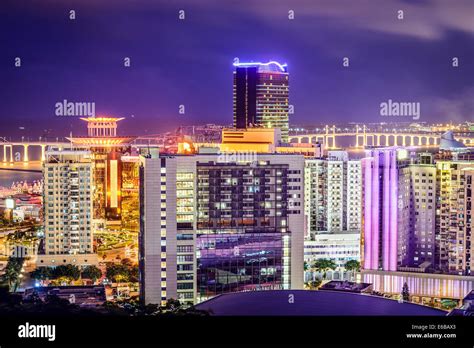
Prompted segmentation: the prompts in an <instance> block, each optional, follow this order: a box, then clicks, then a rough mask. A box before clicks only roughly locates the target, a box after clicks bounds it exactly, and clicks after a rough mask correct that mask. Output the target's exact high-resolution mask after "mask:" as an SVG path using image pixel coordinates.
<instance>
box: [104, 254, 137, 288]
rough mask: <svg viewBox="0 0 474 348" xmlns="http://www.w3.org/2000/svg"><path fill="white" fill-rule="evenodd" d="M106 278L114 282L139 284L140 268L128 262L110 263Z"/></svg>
mask: <svg viewBox="0 0 474 348" xmlns="http://www.w3.org/2000/svg"><path fill="white" fill-rule="evenodd" d="M124 260H125V259H124ZM122 261H123V260H122ZM106 276H107V278H109V279H111V280H112V281H114V282H138V266H133V265H132V264H131V263H127V262H126V263H125V264H124V263H123V262H122V263H120V264H115V263H108V264H107V271H106Z"/></svg>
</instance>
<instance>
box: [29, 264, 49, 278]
mask: <svg viewBox="0 0 474 348" xmlns="http://www.w3.org/2000/svg"><path fill="white" fill-rule="evenodd" d="M30 277H31V278H33V279H36V280H47V279H51V278H52V277H53V272H52V270H51V268H49V267H38V268H37V269H35V270H34V271H33V272H30Z"/></svg>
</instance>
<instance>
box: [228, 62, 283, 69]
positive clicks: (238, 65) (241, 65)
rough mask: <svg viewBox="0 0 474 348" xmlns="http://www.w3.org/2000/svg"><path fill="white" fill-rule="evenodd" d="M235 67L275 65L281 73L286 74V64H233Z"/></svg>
mask: <svg viewBox="0 0 474 348" xmlns="http://www.w3.org/2000/svg"><path fill="white" fill-rule="evenodd" d="M233 65H234V66H235V67H254V66H255V67H261V66H263V67H269V66H270V65H276V66H277V67H278V69H280V71H282V72H286V69H285V68H286V67H287V66H288V65H287V64H286V63H285V64H280V63H278V62H276V61H273V60H272V61H270V62H268V63H261V62H249V63H234V64H233Z"/></svg>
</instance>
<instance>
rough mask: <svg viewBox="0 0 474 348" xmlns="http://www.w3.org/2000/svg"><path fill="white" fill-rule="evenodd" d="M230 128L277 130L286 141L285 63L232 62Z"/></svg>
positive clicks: (286, 78)
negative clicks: (232, 121) (232, 81)
mask: <svg viewBox="0 0 474 348" xmlns="http://www.w3.org/2000/svg"><path fill="white" fill-rule="evenodd" d="M234 66H235V71H234V90H233V91H234V127H235V128H240V129H242V128H247V127H249V126H251V125H253V126H262V127H266V128H280V129H281V135H282V141H284V142H287V141H288V123H289V121H288V111H289V104H288V71H287V66H286V64H280V63H278V62H274V61H272V62H268V63H234Z"/></svg>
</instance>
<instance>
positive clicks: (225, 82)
mask: <svg viewBox="0 0 474 348" xmlns="http://www.w3.org/2000/svg"><path fill="white" fill-rule="evenodd" d="M70 10H75V12H76V19H75V20H70V19H69V11H70ZM179 10H184V11H185V20H179V18H178V15H179V13H178V11H179ZM290 10H293V11H294V17H295V18H294V19H293V20H290V19H289V18H288V15H289V13H288V11H290ZM398 10H403V11H404V19H403V20H399V19H398V18H397V11H398ZM15 57H20V58H21V63H22V66H21V67H19V68H18V67H15V66H14V64H15ZM125 57H130V59H131V67H124V58H125ZM234 57H239V59H240V61H268V60H277V61H280V62H285V63H288V71H289V73H290V104H292V105H294V109H295V113H294V115H292V116H291V118H290V123H291V124H293V125H295V124H298V125H310V124H319V123H326V122H328V123H331V124H332V123H334V122H337V123H344V122H387V121H405V120H406V118H403V117H401V118H400V117H398V118H395V117H392V118H387V117H382V116H380V114H379V110H380V109H379V105H380V103H381V102H384V101H387V100H388V99H392V100H398V101H412V102H420V103H421V117H420V120H419V121H420V122H435V121H436V122H438V121H443V122H448V121H454V122H457V121H465V120H471V121H474V1H473V0H423V1H421V0H410V1H408V0H407V1H403V0H383V1H382V0H347V1H346V0H332V1H331V0H329V1H318V0H291V1H290V0H287V1H278V0H239V1H230V0H189V1H180V0H172V1H170V0H166V1H165V0H154V1H152V0H135V1H132V0H128V1H127V0H107V1H106V0H80V1H69V0H62V1H59V0H55V1H52V0H13V1H10V0H7V1H5V0H1V4H0V81H1V87H0V118H1V121H2V122H1V125H0V136H5V135H6V136H12V137H13V136H15V137H19V136H22V135H24V136H41V135H50V136H51V135H54V136H56V135H57V136H63V135H68V134H69V132H71V131H72V132H73V134H77V135H80V134H84V133H85V126H84V125H83V124H82V123H83V122H82V121H80V120H78V118H77V117H58V116H56V115H55V113H54V111H55V107H54V106H55V104H56V103H57V102H60V101H62V100H64V99H66V100H68V101H72V102H95V104H96V113H97V114H98V115H110V116H120V117H126V118H127V119H126V120H125V121H123V122H122V124H121V127H120V133H121V134H131V135H145V134H156V133H159V132H162V131H169V130H174V129H175V128H176V127H177V126H179V125H192V124H195V125H196V124H203V123H219V124H231V123H232V71H233V66H232V61H233V59H234ZM343 57H349V59H350V66H349V67H343V64H342V60H343ZM452 57H458V58H459V67H458V68H453V67H452ZM179 105H184V106H185V114H184V115H182V114H179V112H178V111H179ZM408 121H409V119H408Z"/></svg>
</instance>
